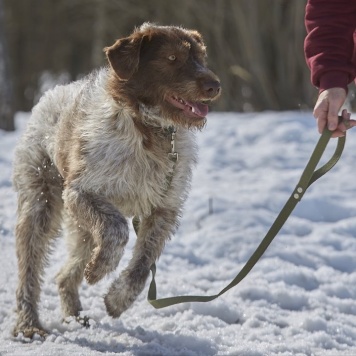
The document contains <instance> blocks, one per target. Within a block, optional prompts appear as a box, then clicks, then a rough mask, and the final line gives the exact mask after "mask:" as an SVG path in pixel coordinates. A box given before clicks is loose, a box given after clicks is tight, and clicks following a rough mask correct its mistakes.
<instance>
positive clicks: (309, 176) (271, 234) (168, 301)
mask: <svg viewBox="0 0 356 356" xmlns="http://www.w3.org/2000/svg"><path fill="white" fill-rule="evenodd" d="M331 134H332V132H331V131H329V130H328V129H325V130H324V132H323V134H322V135H321V136H320V138H319V141H318V143H317V145H316V147H315V149H314V151H313V153H312V155H311V157H310V159H309V162H308V163H307V165H306V167H305V169H304V171H303V174H302V176H301V178H300V180H299V182H298V184H297V185H296V187H295V189H294V191H293V193H292V195H291V196H290V198H289V199H288V201H287V202H286V204H285V205H284V207H283V208H282V210H281V212H280V213H279V215H278V216H277V218H276V220H275V222H274V223H273V225H272V226H271V228H270V229H269V231H268V232H267V234H266V236H265V238H264V239H263V240H262V242H261V243H260V245H259V246H258V247H257V249H256V251H255V252H254V253H253V254H252V256H251V257H250V259H249V260H248V261H247V263H246V264H245V266H244V267H243V268H242V269H241V271H240V272H239V273H238V274H237V276H236V277H235V278H234V279H233V280H232V282H231V283H230V284H229V285H227V286H226V287H225V288H224V289H222V290H221V291H220V292H219V293H218V294H215V295H209V296H198V295H184V296H177V297H170V298H162V299H157V289H156V282H155V275H156V265H155V264H153V265H152V266H151V271H152V281H151V284H150V287H149V290H148V297H147V299H148V301H149V303H150V304H151V305H152V306H153V307H155V308H156V309H160V308H165V307H168V306H171V305H175V304H180V303H187V302H210V301H211V300H214V299H216V298H218V297H219V296H221V295H222V294H224V293H225V292H227V291H228V290H229V289H231V288H233V287H235V286H236V285H237V284H238V283H240V282H241V281H242V280H243V279H244V278H245V277H246V276H247V274H248V273H249V272H250V271H251V270H252V268H253V267H254V265H255V264H256V263H257V261H258V260H259V259H260V258H261V257H262V255H263V254H264V252H265V251H266V250H267V248H268V246H269V245H270V244H271V242H272V241H273V239H274V238H275V237H276V235H277V234H278V232H279V231H280V229H281V228H282V226H283V225H284V223H285V222H286V220H287V219H288V217H289V216H290V214H291V213H292V211H293V210H294V208H295V206H296V205H297V204H298V202H299V201H300V200H301V199H302V197H303V195H304V194H305V192H306V190H307V188H308V187H309V186H310V185H311V184H312V183H314V182H315V181H316V180H317V179H319V178H320V177H322V176H323V175H324V174H325V173H327V172H328V171H329V170H330V169H331V168H333V167H334V166H335V164H336V163H337V162H338V160H339V159H340V157H341V154H342V152H343V149H344V146H345V140H346V137H345V136H344V137H340V138H339V139H338V143H337V147H336V150H335V152H334V154H333V156H332V157H331V159H330V160H329V161H328V162H327V163H326V164H325V165H323V166H322V167H321V168H319V169H318V170H315V169H316V167H317V165H318V163H319V161H320V159H321V157H322V156H323V153H324V151H325V148H326V146H327V144H328V142H329V140H330V138H331ZM134 226H135V229H136V228H138V220H136V221H135V219H134Z"/></svg>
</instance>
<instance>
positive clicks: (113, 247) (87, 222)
mask: <svg viewBox="0 0 356 356" xmlns="http://www.w3.org/2000/svg"><path fill="white" fill-rule="evenodd" d="M77 184H78V183H77ZM63 198H64V204H65V208H66V209H67V210H68V212H69V214H71V216H75V219H76V222H77V224H78V225H80V226H81V228H82V229H84V230H85V231H88V232H89V233H90V235H91V236H92V238H93V241H94V244H95V248H94V249H93V251H92V254H91V258H90V261H89V263H88V264H87V265H86V267H85V269H84V276H85V279H86V281H87V282H88V283H89V284H94V283H96V282H98V281H99V280H100V279H102V278H103V277H104V276H105V275H106V274H107V273H110V272H112V271H114V270H115V269H116V267H117V266H118V264H119V262H120V259H121V257H122V254H123V252H124V247H125V245H126V243H127V241H128V238H129V230H128V226H127V221H126V219H125V218H124V216H123V215H122V214H121V213H120V212H119V211H118V210H117V209H116V208H115V207H114V206H113V205H112V204H111V203H110V202H108V201H107V200H106V199H105V198H103V197H101V196H100V195H97V194H95V193H89V192H85V191H83V189H82V186H81V185H80V184H78V185H74V184H73V185H71V184H67V187H66V189H65V191H64V193H63Z"/></svg>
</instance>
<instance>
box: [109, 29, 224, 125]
mask: <svg viewBox="0 0 356 356" xmlns="http://www.w3.org/2000/svg"><path fill="white" fill-rule="evenodd" d="M105 52H106V55H107V58H108V60H109V63H110V65H111V67H112V69H113V70H114V72H115V76H114V77H113V78H112V81H111V93H112V95H113V97H114V98H115V99H116V100H119V101H120V100H121V101H122V100H123V98H124V99H125V100H128V101H129V103H130V105H132V106H133V107H134V108H138V107H139V105H140V104H141V105H142V104H143V105H144V106H145V107H148V108H154V109H155V110H157V109H158V110H159V111H160V113H161V114H162V116H163V117H165V118H167V119H168V120H170V121H172V122H174V123H176V124H180V125H183V126H185V127H202V126H203V125H204V123H205V116H206V115H207V113H208V104H209V103H210V102H211V101H212V100H215V99H216V98H217V97H218V96H219V95H220V92H221V87H220V82H219V78H218V77H217V76H216V75H215V74H214V73H213V72H212V71H211V70H209V69H208V68H207V65H206V47H205V45H204V42H203V39H202V37H201V35H200V34H199V33H198V32H197V31H192V30H186V29H184V28H181V27H173V26H155V25H152V24H150V23H145V24H143V25H142V26H141V27H140V28H138V29H136V30H135V31H134V32H133V33H132V34H131V35H130V36H129V37H126V38H123V39H120V40H118V41H116V43H115V44H114V45H112V46H111V47H107V48H105Z"/></svg>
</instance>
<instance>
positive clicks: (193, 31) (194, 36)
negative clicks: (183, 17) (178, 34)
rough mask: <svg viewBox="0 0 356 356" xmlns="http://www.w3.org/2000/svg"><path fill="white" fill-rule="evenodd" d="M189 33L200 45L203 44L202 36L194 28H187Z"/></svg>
mask: <svg viewBox="0 0 356 356" xmlns="http://www.w3.org/2000/svg"><path fill="white" fill-rule="evenodd" d="M189 34H190V35H191V36H192V37H193V38H194V39H195V40H196V41H197V42H198V43H199V44H201V45H204V41H203V37H202V35H201V34H200V33H199V32H198V31H195V30H189Z"/></svg>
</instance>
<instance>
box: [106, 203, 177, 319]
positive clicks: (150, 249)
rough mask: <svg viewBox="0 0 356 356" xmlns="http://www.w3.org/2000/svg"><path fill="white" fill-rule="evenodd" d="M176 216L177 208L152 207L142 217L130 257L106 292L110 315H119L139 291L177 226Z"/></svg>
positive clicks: (107, 307)
mask: <svg viewBox="0 0 356 356" xmlns="http://www.w3.org/2000/svg"><path fill="white" fill-rule="evenodd" d="M177 217H178V211H177V210H174V209H169V208H165V209H163V208H160V209H155V210H154V212H153V213H152V215H151V216H150V217H148V218H144V219H142V221H141V223H140V227H139V232H138V237H137V241H136V244H135V247H134V251H133V257H132V259H131V261H130V263H129V265H128V267H127V268H126V269H125V270H124V271H123V272H122V273H121V274H120V276H119V278H118V279H116V280H115V281H114V282H113V283H112V285H111V287H110V289H109V291H108V294H107V295H106V296H105V305H106V309H107V312H108V314H109V315H111V316H112V317H115V318H117V317H119V316H120V315H121V313H122V312H124V311H125V310H126V309H128V308H129V307H130V306H131V304H132V303H133V302H134V301H135V299H136V298H137V296H138V295H139V294H140V293H141V292H142V290H143V288H144V287H145V282H146V280H147V277H148V275H149V272H150V267H151V266H152V264H153V263H154V262H155V261H156V260H157V259H158V257H159V256H160V254H161V252H162V250H163V248H164V245H165V241H166V240H167V239H168V238H169V237H170V236H171V235H172V234H173V233H174V230H175V229H176V226H177Z"/></svg>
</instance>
